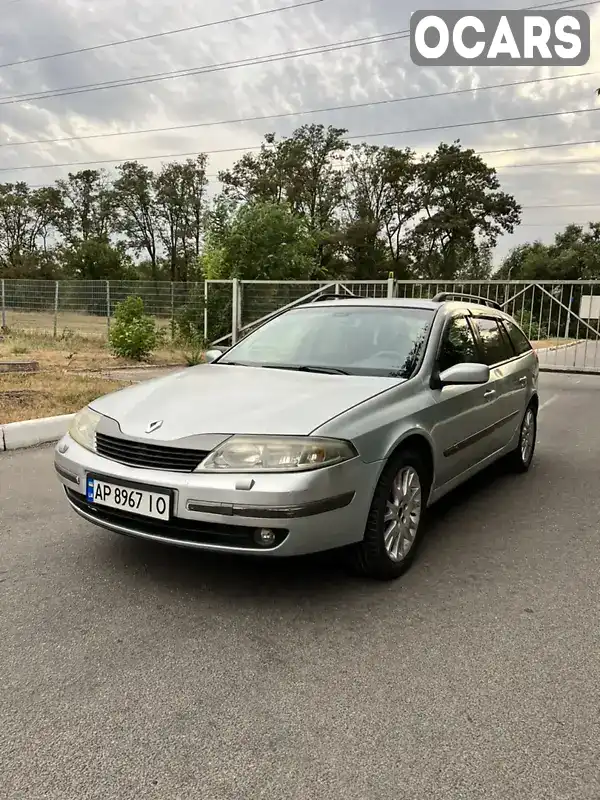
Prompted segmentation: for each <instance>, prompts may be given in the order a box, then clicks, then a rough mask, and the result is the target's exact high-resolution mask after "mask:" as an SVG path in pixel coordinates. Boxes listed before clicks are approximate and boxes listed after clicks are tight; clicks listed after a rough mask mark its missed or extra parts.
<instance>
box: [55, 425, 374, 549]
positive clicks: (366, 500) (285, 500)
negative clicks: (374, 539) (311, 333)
mask: <svg viewBox="0 0 600 800" xmlns="http://www.w3.org/2000/svg"><path fill="white" fill-rule="evenodd" d="M61 451H62V452H61ZM54 465H55V469H56V473H57V476H58V478H59V480H60V482H61V483H62V484H63V486H64V488H65V493H66V495H67V498H68V500H69V502H70V504H71V507H72V508H73V509H74V510H75V511H76V512H77V513H78V514H79V515H80V516H82V517H83V518H84V519H86V520H88V521H89V522H92V523H94V524H96V525H99V526H101V527H104V528H107V529H109V530H112V531H116V532H117V533H121V534H124V535H127V536H135V537H138V538H142V539H148V540H152V541H160V542H164V543H167V544H171V545H175V546H179V547H188V548H194V549H200V550H214V551H227V552H237V553H244V554H259V555H263V556H295V555H304V554H307V553H313V552H318V551H323V550H330V549H335V548H338V547H343V546H345V545H348V544H351V543H353V542H357V541H360V540H361V539H362V537H363V535H364V530H365V524H366V520H367V516H368V513H369V508H370V505H371V500H372V497H373V492H374V490H375V485H376V483H377V479H378V476H379V470H380V466H381V465H380V464H379V463H372V464H366V463H364V462H363V461H361V460H360V458H355V459H353V460H352V461H348V462H345V463H343V464H338V465H336V466H334V467H328V468H326V469H322V470H315V471H312V472H304V473H288V474H262V475H261V474H256V475H247V474H244V475H242V474H237V475H235V474H215V473H202V474H200V473H175V472H166V471H159V470H153V469H142V468H138V467H130V466H127V465H125V464H120V463H118V462H116V461H111V460H109V459H107V458H104V457H102V456H99V455H97V454H95V453H91V452H90V451H88V450H86V449H85V448H83V447H81V446H80V445H78V444H77V443H76V442H75V441H74V440H73V439H71V437H70V436H69V435H68V434H67V435H66V436H65V437H63V439H61V441H60V442H59V443H58V444H57V446H56V449H55V455H54ZM88 474H95V475H98V476H103V477H104V478H105V479H106V480H109V481H110V480H112V481H115V482H119V481H122V482H124V483H126V484H130V485H131V484H132V485H136V484H137V485H139V486H140V487H145V488H149V489H152V488H154V489H157V490H160V489H163V490H165V489H167V490H170V491H171V493H172V497H173V513H172V517H171V519H170V520H169V521H165V522H158V521H156V520H147V519H145V518H144V517H140V516H137V515H134V514H131V513H128V512H124V511H115V510H113V509H107V508H104V507H100V506H95V505H92V504H89V503H88V502H87V500H86V479H87V475H88ZM240 482H242V483H245V485H246V486H247V487H248V488H245V489H240V488H236V484H239V483H240ZM263 528H267V529H269V530H272V531H273V532H274V533H275V534H276V539H275V542H274V544H273V545H272V546H270V547H264V546H260V545H258V544H257V543H256V542H255V540H254V533H255V532H256V531H257V530H260V529H263Z"/></svg>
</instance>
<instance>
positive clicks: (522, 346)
mask: <svg viewBox="0 0 600 800" xmlns="http://www.w3.org/2000/svg"><path fill="white" fill-rule="evenodd" d="M502 324H503V325H504V327H505V328H506V331H507V333H508V335H509V336H510V340H511V342H512V344H513V347H514V348H515V352H516V354H517V355H518V356H522V355H523V354H524V353H529V352H530V350H532V349H533V348H532V347H531V342H530V341H529V339H528V338H527V337H526V336H525V334H524V333H523V331H522V330H521V329H520V328H519V327H517V325H515V323H514V322H511V321H510V320H508V319H504V320H502Z"/></svg>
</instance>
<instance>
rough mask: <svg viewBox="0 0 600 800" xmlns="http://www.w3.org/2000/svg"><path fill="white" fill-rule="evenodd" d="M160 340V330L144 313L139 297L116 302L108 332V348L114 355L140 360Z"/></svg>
mask: <svg viewBox="0 0 600 800" xmlns="http://www.w3.org/2000/svg"><path fill="white" fill-rule="evenodd" d="M160 341H161V334H160V331H159V330H158V329H157V327H156V323H155V321H154V320H153V319H152V317H150V316H148V314H146V313H145V311H144V301H143V300H142V298H141V297H128V298H127V299H126V300H123V302H122V303H118V304H117V308H116V310H115V320H114V322H113V324H112V325H111V328H110V334H109V344H110V348H111V350H112V351H113V353H114V354H115V355H117V356H120V357H121V358H131V359H133V360H134V361H142V360H143V359H145V358H147V357H148V356H149V355H150V354H151V353H152V351H153V350H155V349H156V347H157V346H158V345H159V344H160Z"/></svg>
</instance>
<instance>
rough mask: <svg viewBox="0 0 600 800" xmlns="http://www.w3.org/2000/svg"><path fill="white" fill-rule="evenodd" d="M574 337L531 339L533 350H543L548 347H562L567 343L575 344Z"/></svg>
mask: <svg viewBox="0 0 600 800" xmlns="http://www.w3.org/2000/svg"><path fill="white" fill-rule="evenodd" d="M576 341H577V340H576V339H540V340H536V341H532V342H531V344H532V345H533V347H534V349H535V350H544V349H546V348H550V347H564V346H565V345H567V344H575V342H576Z"/></svg>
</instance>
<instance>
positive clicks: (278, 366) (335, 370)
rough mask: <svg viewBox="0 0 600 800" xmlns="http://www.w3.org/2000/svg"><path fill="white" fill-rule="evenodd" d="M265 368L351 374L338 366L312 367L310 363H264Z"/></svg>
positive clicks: (325, 373)
mask: <svg viewBox="0 0 600 800" xmlns="http://www.w3.org/2000/svg"><path fill="white" fill-rule="evenodd" d="M263 369H289V370H293V371H294V372H318V373H321V374H323V375H349V374H350V373H349V372H346V370H344V369H339V368H338V367H311V366H308V365H304V364H303V365H302V366H296V365H294V364H289V365H283V364H263Z"/></svg>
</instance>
